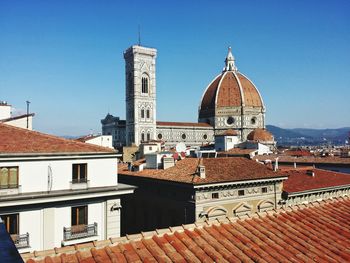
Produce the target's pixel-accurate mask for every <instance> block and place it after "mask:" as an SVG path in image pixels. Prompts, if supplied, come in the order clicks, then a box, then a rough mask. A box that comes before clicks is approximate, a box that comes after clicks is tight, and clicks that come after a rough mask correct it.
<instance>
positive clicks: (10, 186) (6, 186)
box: [0, 184, 19, 189]
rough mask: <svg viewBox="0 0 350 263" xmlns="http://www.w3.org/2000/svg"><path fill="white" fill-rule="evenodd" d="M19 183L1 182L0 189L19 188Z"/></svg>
mask: <svg viewBox="0 0 350 263" xmlns="http://www.w3.org/2000/svg"><path fill="white" fill-rule="evenodd" d="M18 187H19V185H18V184H1V185H0V189H15V188H18Z"/></svg>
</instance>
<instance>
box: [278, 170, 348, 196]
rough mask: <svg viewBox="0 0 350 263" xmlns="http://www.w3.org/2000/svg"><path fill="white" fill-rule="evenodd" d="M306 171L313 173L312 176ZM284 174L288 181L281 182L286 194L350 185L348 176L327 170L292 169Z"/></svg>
mask: <svg viewBox="0 0 350 263" xmlns="http://www.w3.org/2000/svg"><path fill="white" fill-rule="evenodd" d="M308 171H310V172H311V171H313V172H314V176H312V175H310V174H308ZM310 172H309V173H310ZM285 174H287V175H288V179H287V180H285V181H284V182H283V190H284V191H285V192H288V193H295V192H304V191H308V190H315V189H320V188H327V187H335V186H341V185H350V174H345V173H338V172H333V171H328V170H321V169H312V170H310V169H297V170H295V169H292V170H289V171H286V172H285Z"/></svg>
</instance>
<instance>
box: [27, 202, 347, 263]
mask: <svg viewBox="0 0 350 263" xmlns="http://www.w3.org/2000/svg"><path fill="white" fill-rule="evenodd" d="M349 216H350V198H348V197H346V198H338V199H333V200H329V201H327V202H319V203H313V204H309V205H307V206H306V205H305V206H304V205H303V206H296V207H292V209H285V210H282V209H281V210H278V211H270V212H269V213H260V214H257V216H254V217H253V218H248V219H244V220H242V219H241V220H234V221H232V222H229V221H227V220H225V222H215V223H210V222H208V223H204V226H203V227H201V226H194V225H191V226H183V227H182V231H178V230H176V231H175V232H173V231H172V230H171V229H169V230H168V232H167V233H165V234H162V235H156V234H155V235H153V236H152V237H151V238H141V240H140V239H137V240H129V241H124V242H126V243H119V244H112V245H107V246H106V247H104V248H99V249H96V248H91V249H90V251H89V250H88V251H83V250H78V251H74V252H73V253H71V254H65V253H63V254H54V253H53V254H52V255H50V256H46V257H34V258H31V259H29V258H28V257H25V254H23V255H22V256H23V258H25V259H26V262H27V263H28V262H34V263H38V262H79V263H82V262H84V263H95V262H107V263H108V262H125V263H126V262H156V261H157V262H172V261H174V262H213V261H215V262H269V263H270V262H315V261H316V262H350V230H349V229H350V221H349V220H348V218H349ZM176 229H179V228H176ZM34 254H37V255H40V254H41V253H34ZM34 254H30V256H31V257H33V256H34Z"/></svg>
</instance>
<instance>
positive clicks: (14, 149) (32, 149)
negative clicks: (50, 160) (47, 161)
mask: <svg viewBox="0 0 350 263" xmlns="http://www.w3.org/2000/svg"><path fill="white" fill-rule="evenodd" d="M0 138H1V140H0V154H2V155H4V154H37V153H49V154H52V153H115V150H112V149H110V148H106V147H101V146H96V145H92V144H86V143H83V142H78V141H74V140H68V139H64V138H60V137H57V136H53V135H48V134H44V133H40V132H37V131H31V130H27V129H21V128H17V127H14V126H10V125H6V124H3V123H0Z"/></svg>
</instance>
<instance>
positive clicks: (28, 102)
mask: <svg viewBox="0 0 350 263" xmlns="http://www.w3.org/2000/svg"><path fill="white" fill-rule="evenodd" d="M26 103H27V129H28V128H29V104H30V101H28V100H27V101H26Z"/></svg>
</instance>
